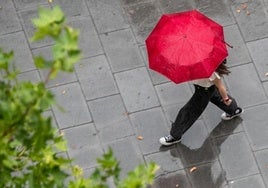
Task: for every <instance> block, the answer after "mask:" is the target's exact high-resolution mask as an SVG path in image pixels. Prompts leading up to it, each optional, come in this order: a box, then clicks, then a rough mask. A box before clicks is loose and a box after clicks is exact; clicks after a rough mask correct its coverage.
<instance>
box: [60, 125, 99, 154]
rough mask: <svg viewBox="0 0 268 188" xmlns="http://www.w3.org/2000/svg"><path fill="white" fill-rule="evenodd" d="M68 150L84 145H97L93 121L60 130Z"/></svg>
mask: <svg viewBox="0 0 268 188" xmlns="http://www.w3.org/2000/svg"><path fill="white" fill-rule="evenodd" d="M61 132H62V133H63V135H64V137H65V139H66V140H67V145H68V148H69V150H80V149H82V148H84V147H86V146H97V145H99V144H100V143H99V140H98V137H97V131H96V129H95V127H94V124H93V123H88V124H83V125H79V126H76V127H72V128H67V129H63V130H61Z"/></svg>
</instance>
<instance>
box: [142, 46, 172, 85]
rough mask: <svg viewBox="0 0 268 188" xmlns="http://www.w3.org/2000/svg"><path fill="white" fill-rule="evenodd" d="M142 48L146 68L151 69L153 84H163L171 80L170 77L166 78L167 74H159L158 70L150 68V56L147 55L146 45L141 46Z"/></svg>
mask: <svg viewBox="0 0 268 188" xmlns="http://www.w3.org/2000/svg"><path fill="white" fill-rule="evenodd" d="M140 50H141V53H142V56H143V58H144V62H145V65H146V68H147V70H148V71H149V74H150V77H151V79H152V81H153V84H154V85H157V84H162V83H165V82H170V80H169V79H168V78H166V77H165V76H163V75H161V74H159V73H158V72H156V71H154V70H152V69H150V68H149V61H148V57H147V51H146V47H145V46H142V47H140Z"/></svg>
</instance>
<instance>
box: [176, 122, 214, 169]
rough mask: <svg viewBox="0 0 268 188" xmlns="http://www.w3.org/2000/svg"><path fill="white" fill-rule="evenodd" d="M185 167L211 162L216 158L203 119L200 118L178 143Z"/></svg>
mask: <svg viewBox="0 0 268 188" xmlns="http://www.w3.org/2000/svg"><path fill="white" fill-rule="evenodd" d="M177 149H178V150H179V152H180V154H181V157H182V161H183V165H184V167H191V166H193V165H197V164H200V163H206V162H211V161H214V160H215V159H216V155H215V151H214V149H213V148H212V144H211V141H210V137H209V136H208V135H207V131H206V128H205V126H204V124H203V123H202V121H201V120H198V121H197V122H196V123H195V124H194V125H193V126H192V127H191V128H190V129H189V130H188V131H187V132H186V133H185V134H184V135H183V137H182V141H181V144H178V146H177Z"/></svg>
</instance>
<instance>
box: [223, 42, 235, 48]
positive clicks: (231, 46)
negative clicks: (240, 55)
mask: <svg viewBox="0 0 268 188" xmlns="http://www.w3.org/2000/svg"><path fill="white" fill-rule="evenodd" d="M223 42H224V43H225V44H226V45H227V46H229V47H230V48H233V46H232V45H230V44H228V43H227V42H225V41H223Z"/></svg>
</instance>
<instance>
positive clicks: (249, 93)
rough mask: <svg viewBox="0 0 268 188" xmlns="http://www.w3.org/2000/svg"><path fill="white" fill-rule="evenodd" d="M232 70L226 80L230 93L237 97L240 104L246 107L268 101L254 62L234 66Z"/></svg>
mask: <svg viewBox="0 0 268 188" xmlns="http://www.w3.org/2000/svg"><path fill="white" fill-rule="evenodd" d="M230 70H231V72H232V73H231V74H230V75H229V76H227V77H226V78H225V80H226V81H227V85H228V88H229V90H230V94H231V95H232V96H233V97H234V98H235V99H236V101H237V103H238V105H239V106H241V107H243V108H245V107H247V106H252V105H258V104H262V103H264V102H267V97H266V96H265V92H264V90H263V87H262V85H261V82H260V80H259V77H258V74H257V72H256V69H255V68H254V65H253V64H252V63H250V64H246V65H241V66H238V67H233V68H231V69H230ZM238 75H239V79H238Z"/></svg>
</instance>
